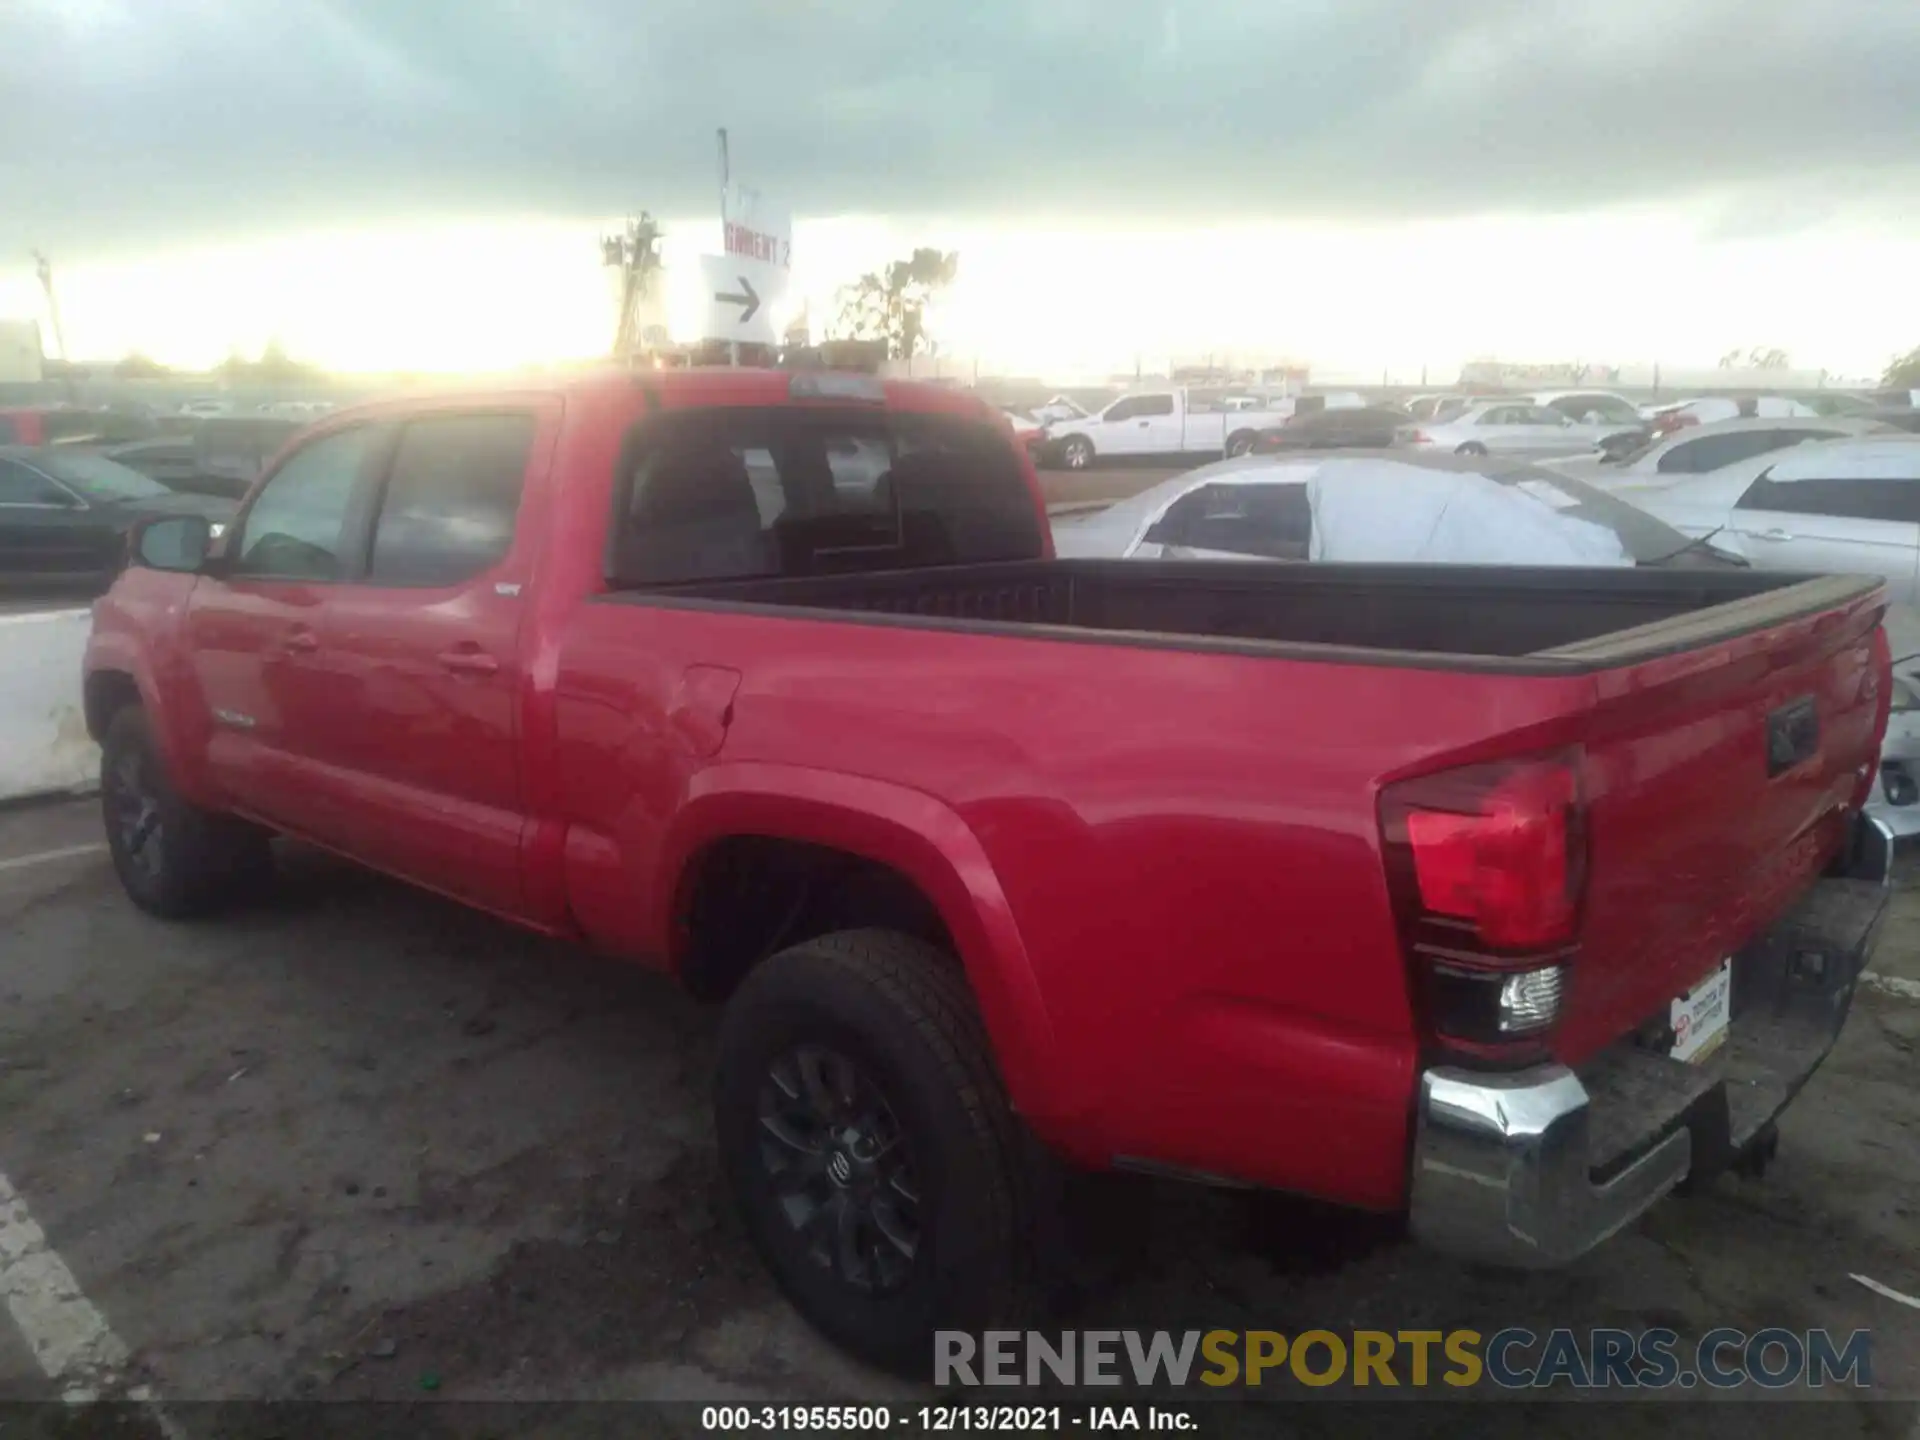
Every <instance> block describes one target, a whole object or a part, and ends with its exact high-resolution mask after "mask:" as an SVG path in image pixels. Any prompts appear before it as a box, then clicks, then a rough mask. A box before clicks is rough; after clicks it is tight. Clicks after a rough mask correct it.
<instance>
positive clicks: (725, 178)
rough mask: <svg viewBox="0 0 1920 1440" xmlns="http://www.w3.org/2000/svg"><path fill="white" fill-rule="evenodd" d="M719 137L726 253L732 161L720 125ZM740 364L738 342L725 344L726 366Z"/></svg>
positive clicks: (722, 237)
mask: <svg viewBox="0 0 1920 1440" xmlns="http://www.w3.org/2000/svg"><path fill="white" fill-rule="evenodd" d="M717 133H718V135H719V137H720V253H721V254H722V255H724V254H726V253H727V190H728V187H729V186H731V185H732V184H733V161H732V158H731V157H730V156H729V155H728V154H727V127H726V126H724V125H722V126H721V127H720V129H719V131H718V132H717ZM739 363H740V342H739V341H738V340H729V341H728V342H727V364H729V365H734V366H737V365H739Z"/></svg>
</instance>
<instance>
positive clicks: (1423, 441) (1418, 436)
mask: <svg viewBox="0 0 1920 1440" xmlns="http://www.w3.org/2000/svg"><path fill="white" fill-rule="evenodd" d="M1407 443H1408V444H1409V445H1427V444H1431V443H1432V442H1431V441H1429V440H1428V439H1427V432H1426V431H1424V430H1411V431H1409V432H1408V433H1407Z"/></svg>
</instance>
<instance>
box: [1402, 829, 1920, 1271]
mask: <svg viewBox="0 0 1920 1440" xmlns="http://www.w3.org/2000/svg"><path fill="white" fill-rule="evenodd" d="M1892 866H1893V837H1892V835H1891V834H1890V833H1889V832H1888V830H1887V827H1886V826H1885V825H1883V824H1881V823H1879V822H1878V821H1876V820H1874V819H1873V818H1871V817H1865V818H1863V819H1862V821H1861V822H1860V823H1859V824H1858V825H1857V827H1856V834H1855V837H1854V841H1853V844H1852V854H1851V856H1850V857H1849V862H1848V864H1847V867H1846V871H1845V873H1844V875H1843V876H1841V877H1839V878H1830V879H1823V880H1821V881H1820V882H1818V883H1817V884H1816V885H1815V886H1814V887H1813V890H1812V891H1811V892H1810V893H1809V894H1808V896H1807V897H1806V898H1805V899H1804V900H1803V901H1802V902H1801V903H1800V904H1799V905H1798V906H1796V908H1795V910H1794V911H1793V912H1792V913H1791V914H1789V915H1788V916H1787V917H1786V918H1785V919H1783V920H1782V921H1781V922H1780V924H1779V925H1778V926H1776V927H1775V928H1774V929H1773V931H1771V932H1769V934H1768V935H1767V936H1765V937H1763V938H1762V939H1761V940H1760V941H1758V942H1756V943H1755V944H1754V945H1753V946H1750V947H1749V948H1748V950H1747V951H1743V952H1742V954H1741V955H1740V956H1739V957H1736V960H1735V971H1734V1016H1733V1021H1732V1029H1731V1030H1730V1033H1729V1037H1728V1041H1727V1044H1726V1045H1725V1046H1724V1047H1723V1051H1722V1053H1721V1054H1720V1055H1719V1056H1716V1057H1715V1059H1714V1060H1713V1061H1712V1062H1710V1063H1709V1064H1707V1065H1704V1066H1696V1065H1685V1064H1682V1063H1681V1062H1679V1061H1675V1060H1671V1059H1669V1058H1667V1057H1666V1056H1665V1055H1664V1054H1661V1053H1657V1052H1650V1051H1644V1050H1634V1049H1632V1048H1631V1047H1624V1046H1623V1047H1617V1048H1616V1050H1615V1051H1614V1052H1610V1053H1609V1054H1608V1055H1607V1056H1606V1057H1603V1058H1602V1059H1601V1060H1600V1061H1598V1062H1596V1063H1595V1064H1594V1065H1593V1066H1589V1067H1583V1069H1582V1071H1581V1072H1580V1073H1578V1074H1576V1073H1575V1072H1574V1071H1573V1070H1570V1069H1568V1068H1567V1067H1565V1066H1563V1065H1557V1064H1548V1065H1538V1066H1534V1067H1533V1068H1531V1069H1527V1070H1521V1071H1514V1072H1510V1073H1489V1072H1486V1071H1475V1070H1463V1069H1454V1068H1448V1067H1443V1068H1437V1069H1432V1070H1428V1071H1427V1072H1426V1073H1425V1074H1424V1075H1422V1076H1421V1081H1420V1108H1419V1114H1418V1121H1417V1131H1416V1136H1415V1140H1414V1151H1413V1173H1412V1186H1411V1195H1412V1199H1411V1206H1410V1215H1409V1223H1410V1225H1411V1228H1412V1231H1413V1234H1414V1235H1415V1237H1416V1238H1418V1239H1420V1240H1421V1241H1422V1242H1424V1243H1426V1244H1429V1245H1432V1246H1434V1247H1435V1248H1436V1249H1440V1250H1444V1251H1447V1252H1449V1253H1451V1254H1455V1255H1459V1256H1461V1257H1463V1258H1466V1259H1472V1260H1478V1261H1483V1262H1486V1263H1490V1264H1497V1265H1508V1266H1517V1267H1524V1268H1541V1267H1546V1266H1553V1265H1560V1264H1564V1263H1566V1262H1567V1261H1570V1260H1572V1259H1574V1258H1575V1257H1577V1256H1579V1255H1581V1254H1584V1253H1585V1252H1586V1251H1588V1250H1591V1249H1592V1248H1593V1247H1594V1246H1596V1245H1598V1244H1599V1243H1600V1242H1601V1241H1603V1240H1605V1239H1607V1238H1608V1237H1609V1236H1610V1235H1612V1234H1614V1233H1615V1232H1616V1231H1618V1230H1620V1229H1621V1228H1622V1227H1624V1226H1626V1225H1628V1224H1630V1223H1631V1222H1632V1221H1634V1220H1635V1219H1637V1218H1638V1217H1639V1216H1640V1215H1642V1214H1643V1213H1645V1212H1646V1211H1647V1210H1648V1209H1649V1208H1651V1207H1652V1206H1653V1205H1654V1204H1655V1203H1657V1202H1658V1201H1659V1200H1660V1199H1661V1197H1662V1196H1664V1195H1666V1194H1667V1193H1668V1192H1669V1191H1671V1190H1672V1189H1673V1188H1674V1187H1675V1186H1676V1185H1678V1184H1679V1183H1680V1182H1681V1181H1683V1180H1685V1179H1687V1178H1688V1177H1689V1176H1693V1177H1695V1178H1696V1179H1705V1178H1707V1177H1709V1176H1710V1175H1712V1174H1714V1173H1717V1172H1718V1170H1720V1169H1721V1168H1724V1166H1725V1165H1727V1164H1728V1163H1730V1162H1731V1160H1732V1158H1733V1157H1734V1156H1736V1155H1738V1154H1739V1152H1740V1151H1741V1150H1742V1149H1744V1148H1745V1147H1746V1146H1747V1145H1748V1144H1749V1143H1750V1142H1752V1141H1753V1140H1754V1139H1755V1137H1756V1136H1757V1135H1759V1134H1760V1133H1761V1132H1762V1131H1763V1130H1764V1129H1765V1127H1767V1126H1768V1125H1770V1124H1771V1123H1772V1121H1773V1120H1774V1118H1775V1117H1776V1116H1777V1115H1778V1114H1779V1113H1780V1111H1781V1110H1783V1109H1785V1108H1786V1105H1787V1104H1788V1102H1789V1101H1791V1100H1792V1099H1793V1097H1794V1096H1795V1095H1796V1094H1798V1093H1799V1090H1800V1087H1801V1086H1802V1085H1803V1084H1805V1083H1806V1081H1807V1079H1808V1078H1809V1077H1810V1076H1811V1075H1812V1074H1813V1072H1814V1070H1815V1069H1817V1068H1818V1067H1819V1064H1820V1062H1821V1061H1822V1060H1823V1059H1825V1058H1826V1054H1827V1052H1828V1051H1829V1050H1830V1049H1831V1048H1832V1046H1833V1042H1834V1040H1835V1039H1837V1038H1838V1036H1839V1034H1840V1030H1841V1027H1842V1026H1843V1025H1844V1024H1845V1023H1846V1017H1847V1012H1848V1010H1849V1009H1850V1008H1851V1006H1852V1002H1853V993H1854V987H1855V983H1856V981H1857V979H1858V977H1859V974H1860V971H1861V970H1862V969H1863V968H1864V967H1865V964H1866V959H1867V956H1868V955H1869V954H1870V953H1871V951H1872V948H1873V945H1874V942H1875V940H1876V939H1877V938H1878V934H1879V928H1880V922H1881V920H1882V918H1883V917H1884V915H1885V912H1886V906H1887V901H1888V896H1889V892H1890V890H1891V886H1892ZM1743 990H1744V991H1746V992H1747V1001H1746V1003H1745V1004H1744V1005H1743V1004H1742V992H1743Z"/></svg>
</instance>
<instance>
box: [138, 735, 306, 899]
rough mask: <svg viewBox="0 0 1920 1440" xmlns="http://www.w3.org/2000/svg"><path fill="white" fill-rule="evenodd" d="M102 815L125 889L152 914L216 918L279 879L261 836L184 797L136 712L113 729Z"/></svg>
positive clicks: (240, 822)
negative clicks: (232, 905) (273, 876)
mask: <svg viewBox="0 0 1920 1440" xmlns="http://www.w3.org/2000/svg"><path fill="white" fill-rule="evenodd" d="M100 809H101V817H102V819H103V820H104V821H105V823H106V830H107V849H108V851H109V852H110V853H111V854H112V856H113V868H114V871H115V872H116V873H117V874H118V875H119V877H120V884H121V887H122V888H123V889H125V890H126V892H127V896H128V898H129V899H131V900H132V901H133V903H134V904H136V905H138V906H139V907H140V908H141V909H142V910H145V911H146V912H147V913H148V914H150V915H158V916H160V917H161V918H162V919H165V920H186V919H192V918H194V917H196V916H201V915H209V914H212V913H213V912H215V911H216V910H219V909H222V908H223V907H225V906H227V905H229V904H231V903H232V902H233V901H234V900H236V899H238V898H239V897H240V896H241V895H244V894H247V893H249V892H252V891H255V890H257V888H258V887H259V886H260V885H261V884H263V883H264V882H265V881H266V880H268V879H269V878H271V876H272V873H273V851H272V848H271V846H270V845H269V843H268V837H267V836H266V835H265V834H264V833H263V832H262V831H260V830H257V829H255V828H254V827H253V826H251V825H248V824H246V823H245V822H244V821H240V820H235V819H233V818H231V817H229V816H225V815H217V814H214V813H213V812H212V811H208V810H202V809H201V808H200V807H198V806H197V805H192V804H189V803H188V802H187V801H185V800H183V799H181V798H180V794H179V792H178V791H176V790H175V789H174V787H173V780H172V778H171V777H170V776H169V775H168V774H167V769H166V761H165V759H164V757H163V756H162V755H161V753H160V748H159V746H158V744H157V743H156V742H155V740H154V738H153V730H152V727H151V725H150V724H149V723H148V721H147V715H146V712H145V711H144V710H142V709H141V708H140V707H139V706H137V705H129V706H126V707H125V708H124V709H122V710H120V711H119V712H118V713H117V714H115V715H114V717H113V718H112V720H110V721H109V722H108V723H107V731H106V736H105V738H104V739H103V740H102V741H101V743H100Z"/></svg>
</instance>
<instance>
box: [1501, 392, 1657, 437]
mask: <svg viewBox="0 0 1920 1440" xmlns="http://www.w3.org/2000/svg"><path fill="white" fill-rule="evenodd" d="M1515 398H1516V399H1520V400H1525V401H1527V402H1528V403H1529V404H1533V405H1544V406H1546V407H1547V408H1548V409H1550V410H1558V411H1559V412H1560V413H1561V414H1562V415H1564V416H1566V417H1567V418H1568V419H1569V420H1571V421H1573V422H1574V423H1575V424H1579V425H1601V426H1611V427H1613V428H1614V429H1616V430H1624V429H1638V428H1640V426H1641V425H1642V424H1643V421H1642V420H1641V418H1640V407H1639V406H1638V405H1636V404H1634V403H1633V401H1631V400H1629V399H1627V398H1626V396H1624V395H1616V394H1614V393H1613V392H1612V391H1611V390H1542V391H1541V392H1540V393H1539V394H1537V395H1521V396H1516V397H1515Z"/></svg>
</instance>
